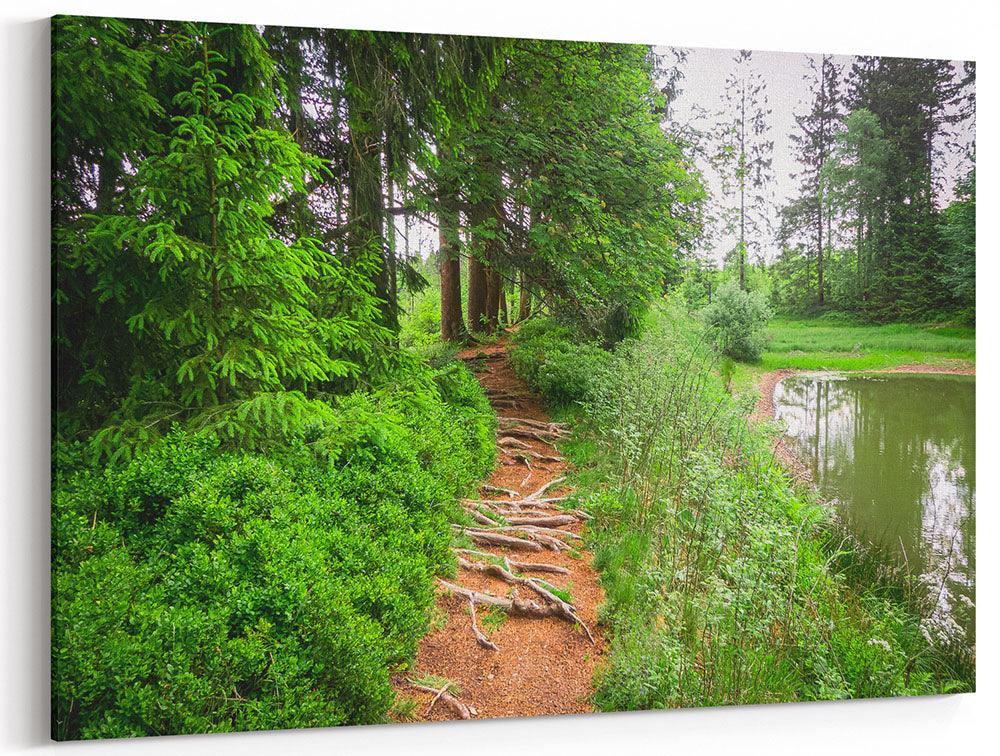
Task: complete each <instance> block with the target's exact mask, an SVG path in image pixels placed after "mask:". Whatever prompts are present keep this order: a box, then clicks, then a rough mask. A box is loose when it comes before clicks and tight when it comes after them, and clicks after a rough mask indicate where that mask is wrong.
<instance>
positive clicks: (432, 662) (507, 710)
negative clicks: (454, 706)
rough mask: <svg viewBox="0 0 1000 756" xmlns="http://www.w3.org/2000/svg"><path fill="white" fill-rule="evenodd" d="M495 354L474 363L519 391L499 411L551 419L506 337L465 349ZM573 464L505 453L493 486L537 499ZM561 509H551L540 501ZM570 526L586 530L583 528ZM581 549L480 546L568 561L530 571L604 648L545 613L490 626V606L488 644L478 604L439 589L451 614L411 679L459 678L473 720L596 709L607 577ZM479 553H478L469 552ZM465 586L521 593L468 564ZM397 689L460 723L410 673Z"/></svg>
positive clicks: (542, 447) (549, 449)
mask: <svg viewBox="0 0 1000 756" xmlns="http://www.w3.org/2000/svg"><path fill="white" fill-rule="evenodd" d="M480 354H485V355H489V356H490V357H491V359H485V360H475V361H474V362H472V363H470V364H472V365H473V366H474V369H475V370H477V377H478V378H479V381H480V382H481V383H482V384H483V386H484V387H485V388H486V389H487V390H492V391H498V390H500V391H505V392H508V393H510V394H516V395H517V396H518V404H517V406H515V407H513V408H507V407H503V408H498V409H497V413H498V414H499V415H501V416H507V417H522V418H528V419H532V420H541V421H546V422H547V421H548V419H549V418H548V417H547V415H546V414H545V412H544V411H543V410H542V408H541V406H540V405H539V403H538V399H537V397H535V396H533V395H532V394H531V393H530V392H529V391H528V388H527V385H526V384H525V383H524V381H522V380H521V379H519V378H518V377H517V376H516V375H515V374H514V371H513V370H512V369H511V367H510V364H509V363H508V359H507V352H506V345H505V343H504V342H503V341H501V342H500V343H497V344H492V345H489V346H483V347H475V348H472V349H470V350H466V351H465V352H462V353H460V355H459V356H460V357H462V358H465V359H469V358H474V357H476V356H477V355H480ZM529 443H530V444H531V448H532V449H533V450H534V451H536V452H539V453H541V454H547V455H552V456H561V455H560V454H559V452H558V451H557V450H556V449H555V447H553V446H552V445H551V444H548V443H544V442H541V441H529ZM565 468H566V464H565V463H564V462H551V463H545V464H542V463H538V462H535V461H532V463H531V469H530V470H529V469H528V468H527V467H526V466H525V464H524V463H523V462H517V461H515V460H513V459H512V458H511V457H510V456H509V455H507V454H505V453H503V452H502V451H501V452H500V454H499V456H498V460H497V468H496V470H495V472H494V473H493V474H492V475H491V476H490V478H489V481H488V483H489V484H490V485H493V486H498V487H502V488H508V489H511V490H513V491H517V492H519V493H520V494H522V495H523V496H527V495H529V494H531V493H532V492H534V491H537V490H538V489H539V488H541V487H542V486H543V485H544V484H545V483H547V482H549V481H551V480H553V479H555V478H557V477H561V476H562V475H563V474H564V471H565ZM569 490H570V489H568V488H565V487H556V488H552V489H549V490H548V491H546V492H545V495H546V496H558V495H562V494H565V493H568V492H569ZM482 498H484V499H505V498H508V497H505V496H504V495H503V494H498V493H495V492H492V491H490V492H485V493H484V494H483V496H482ZM536 509H543V510H546V511H549V512H552V513H554V514H555V513H558V510H556V509H550V508H549V506H539V507H536ZM564 529H567V530H572V531H573V532H576V533H580V532H581V531H582V526H581V525H579V524H574V525H567V526H564ZM575 543H576V545H577V547H578V550H575V551H574V552H569V551H567V552H559V553H556V552H552V551H548V550H546V551H543V552H537V553H536V552H525V551H514V550H508V549H502V548H489V547H485V546H481V545H477V546H476V547H475V548H476V549H477V550H479V551H484V552H490V553H493V554H496V555H498V556H503V555H506V556H507V557H509V558H510V559H515V560H520V561H528V562H547V563H549V564H555V565H559V566H562V567H565V568H567V569H569V570H570V574H569V575H555V574H545V575H542V574H540V573H526V574H530V575H535V576H539V577H542V578H544V579H545V580H546V581H547V582H549V583H551V584H552V585H555V586H558V587H559V588H564V589H565V588H568V589H569V591H570V594H571V599H572V603H573V605H574V606H575V608H576V610H577V612H578V614H579V616H580V618H581V619H582V620H583V621H584V622H586V623H587V626H588V627H589V628H590V630H591V632H592V633H593V634H594V639H595V641H596V643H595V644H591V642H590V641H589V640H588V639H587V636H586V634H585V633H584V632H583V631H582V630H581V629H580V628H579V626H576V625H574V624H571V623H570V622H568V621H566V620H565V619H561V618H556V617H549V618H545V619H536V618H526V617H513V616H508V617H507V618H506V619H505V620H504V622H503V624H502V625H500V626H499V628H497V629H495V630H493V629H491V628H489V627H485V626H484V623H483V610H482V608H481V607H477V615H478V619H479V625H480V627H481V628H482V629H483V631H484V632H485V633H486V634H487V635H488V636H489V637H490V640H491V641H492V642H493V643H495V644H496V645H497V646H498V648H499V651H491V650H489V649H486V648H482V647H480V646H479V645H478V644H477V643H476V639H475V637H474V635H473V633H472V629H471V626H470V617H469V609H468V604H467V603H466V602H465V601H464V600H463V599H460V598H458V597H455V596H452V595H450V594H448V593H446V592H444V591H443V590H439V593H438V598H437V606H438V608H439V609H440V610H441V611H442V612H443V613H444V615H445V616H446V617H447V621H446V622H445V623H444V626H443V627H441V628H440V629H437V630H434V631H432V632H431V633H430V634H428V635H427V636H426V637H425V638H424V639H423V641H422V642H421V643H420V647H419V650H418V652H417V658H416V662H415V664H414V667H413V669H412V670H411V671H410V672H408V673H406V676H407V677H410V678H412V677H415V676H421V675H436V676H438V677H444V678H447V679H448V680H451V681H452V682H454V683H456V684H457V685H458V687H459V688H460V690H461V694H460V695H459V696H458V699H459V700H460V701H461V702H462V703H464V704H465V705H466V706H468V707H469V708H470V710H471V712H472V718H473V719H482V718H485V717H531V716H540V715H551V714H577V713H584V712H589V711H592V710H593V709H592V708H591V705H590V703H589V697H590V694H591V692H592V690H593V688H592V685H591V680H592V678H593V674H594V668H595V667H596V665H597V663H598V660H599V659H600V658H601V656H602V655H603V654H604V651H605V641H604V638H603V637H602V634H601V630H600V628H599V627H597V608H598V606H600V604H601V603H602V602H603V600H604V595H603V593H602V591H601V587H600V584H599V582H598V576H597V573H596V572H595V571H594V569H593V567H592V566H591V561H592V556H591V554H590V553H589V552H587V551H586V550H585V549H584V548H583V547H582V545H580V543H579V542H575ZM469 558H470V559H475V557H469ZM453 582H455V583H458V584H459V585H462V586H464V587H466V588H471V589H473V590H477V591H482V592H488V593H492V594H495V595H498V596H505V597H506V596H510V595H512V590H513V589H512V586H509V585H507V584H506V583H504V582H502V581H500V580H498V579H495V578H492V577H488V576H484V575H482V574H480V573H472V572H468V571H465V570H461V569H460V570H459V571H458V575H457V576H456V577H455V578H454V581H453ZM516 590H517V595H519V596H520V597H521V598H526V599H531V598H535V596H534V594H532V592H531V591H525V589H524V588H520V587H519V588H517V589H516ZM397 689H398V690H399V692H400V693H401V694H403V695H408V696H412V697H414V698H417V699H418V705H417V707H416V710H415V711H414V712H413V717H414V718H415V719H417V720H418V721H429V720H434V721H437V720H447V719H456V718H457V716H456V714H455V712H453V711H452V710H451V709H450V708H449V707H448V706H446V705H444V704H443V703H442V702H441V701H438V702H437V703H436V704H434V707H433V709H432V710H431V711H430V712H429V713H428V708H429V707H430V704H431V702H432V701H433V699H434V695H433V694H430V693H424V692H422V691H418V690H414V689H413V688H412V687H410V686H408V685H406V683H405V679H404V678H403V677H402V676H401V677H400V678H399V679H398V680H397Z"/></svg>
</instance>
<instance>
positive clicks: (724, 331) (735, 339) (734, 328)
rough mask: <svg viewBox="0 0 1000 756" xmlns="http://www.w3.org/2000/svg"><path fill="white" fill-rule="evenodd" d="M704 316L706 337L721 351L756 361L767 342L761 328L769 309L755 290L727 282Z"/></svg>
mask: <svg viewBox="0 0 1000 756" xmlns="http://www.w3.org/2000/svg"><path fill="white" fill-rule="evenodd" d="M704 317H705V325H706V326H707V328H708V335H709V338H711V339H712V342H713V343H714V344H715V347H716V349H718V350H719V352H720V353H721V354H724V355H726V356H727V357H732V358H733V359H734V360H743V361H744V362H755V361H756V360H757V359H758V358H759V357H760V355H761V352H763V351H764V347H765V346H766V345H767V339H766V337H765V335H764V329H765V328H766V326H767V321H768V318H770V317H771V311H770V309H769V308H768V306H767V302H766V301H765V300H764V297H763V296H762V295H761V294H759V293H758V292H755V291H744V290H743V289H741V288H739V287H738V286H737V285H736V284H735V283H733V282H731V281H727V282H726V283H724V284H723V285H722V286H721V287H720V288H719V290H718V291H717V292H716V293H715V298H714V299H713V300H712V303H711V304H710V305H708V306H707V307H705V310H704Z"/></svg>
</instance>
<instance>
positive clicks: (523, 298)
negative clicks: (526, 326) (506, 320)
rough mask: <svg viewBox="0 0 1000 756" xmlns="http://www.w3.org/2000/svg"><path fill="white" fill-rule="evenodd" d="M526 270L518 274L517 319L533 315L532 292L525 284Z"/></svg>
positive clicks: (524, 318) (520, 319) (525, 318)
mask: <svg viewBox="0 0 1000 756" xmlns="http://www.w3.org/2000/svg"><path fill="white" fill-rule="evenodd" d="M525 284H526V282H525V279H524V271H523V270H522V271H521V272H520V273H519V274H518V297H517V320H518V322H520V321H522V320H527V319H528V318H529V317H531V292H530V291H528V287H527V286H526V285H525Z"/></svg>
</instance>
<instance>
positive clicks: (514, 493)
mask: <svg viewBox="0 0 1000 756" xmlns="http://www.w3.org/2000/svg"><path fill="white" fill-rule="evenodd" d="M480 488H481V489H482V490H484V491H491V492H492V493H499V494H505V495H506V496H509V497H511V498H512V499H517V498H518V497H520V495H521V494H519V493H518V492H517V491H513V490H511V489H509V488H501V487H500V486H491V485H490V484H489V483H483V485H481V486H480Z"/></svg>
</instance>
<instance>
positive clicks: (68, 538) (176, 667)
mask: <svg viewBox="0 0 1000 756" xmlns="http://www.w3.org/2000/svg"><path fill="white" fill-rule="evenodd" d="M313 419H314V422H313V423H311V424H310V425H308V426H306V427H304V428H302V429H301V431H300V432H297V433H294V434H293V435H292V437H291V438H290V439H289V440H288V442H287V443H286V444H285V445H284V446H283V447H282V449H281V451H280V453H275V452H272V453H271V454H269V455H266V456H265V455H262V454H260V453H253V452H245V451H225V450H223V449H222V448H220V442H219V438H218V437H217V436H216V435H213V434H210V433H207V432H202V433H199V434H191V433H186V432H184V431H181V430H174V431H173V432H171V433H170V434H168V435H167V436H165V437H164V438H162V439H160V440H159V441H157V442H156V443H155V444H153V445H152V446H151V447H150V448H148V449H147V450H144V451H141V452H140V453H138V454H137V455H136V456H135V458H134V459H132V460H131V462H130V463H128V464H127V465H107V466H92V465H88V464H87V463H86V462H85V461H84V460H83V459H82V457H81V451H82V450H81V449H80V448H79V447H68V446H61V447H59V448H57V450H56V453H57V455H58V457H59V462H60V464H59V473H60V477H59V479H58V480H57V486H56V495H55V498H54V525H53V531H54V532H53V539H54V546H55V550H54V564H53V566H54V575H53V594H54V618H53V627H54V636H53V664H54V671H55V682H54V689H53V701H54V711H53V726H54V729H55V734H56V736H57V737H59V738H75V737H123V736H134V735H153V734H173V733H197V732H219V731H230V730H246V729H272V728H279V727H317V726H328V725H333V724H358V723H370V722H380V721H384V719H385V713H386V710H387V709H388V707H389V705H390V704H391V702H392V699H393V694H392V689H391V687H390V685H389V671H390V669H392V668H393V667H395V666H398V665H401V664H403V663H405V662H406V661H408V659H410V658H411V657H412V655H413V653H414V651H415V649H416V643H417V641H418V640H419V639H420V637H422V635H423V633H424V632H425V631H426V628H427V621H428V612H429V609H430V607H431V603H432V600H433V590H432V585H433V583H432V577H433V575H434V573H435V572H438V571H441V570H443V569H448V568H450V565H451V556H450V551H449V545H450V540H451V532H450V527H449V523H450V521H451V519H450V518H451V517H452V516H453V515H454V508H455V504H454V501H455V497H456V496H458V495H460V494H462V493H464V492H465V491H466V490H467V489H468V487H469V486H470V485H471V484H472V483H473V482H474V481H476V480H477V479H478V478H479V477H480V476H482V475H484V474H485V473H486V472H487V471H488V470H489V469H490V468H491V467H492V463H493V455H494V446H493V432H494V425H493V421H492V413H491V412H490V410H489V406H488V404H487V403H486V400H485V397H484V396H483V394H482V392H481V390H480V389H479V386H478V383H476V381H475V379H474V378H473V377H472V375H471V374H470V373H469V372H468V371H467V370H465V368H463V367H460V366H459V365H457V364H455V363H451V364H450V365H449V366H448V367H445V368H443V369H441V370H440V371H437V372H436V373H434V374H433V375H424V376H421V375H417V374H414V375H411V376H410V377H409V380H408V381H407V385H406V386H403V385H393V386H391V387H387V388H385V389H383V390H381V391H378V392H376V393H373V394H360V393H357V394H353V395H350V396H347V397H345V398H343V399H342V400H340V401H338V402H336V403H335V404H334V405H333V406H332V407H330V408H329V412H328V413H326V414H325V415H324V417H323V419H322V422H320V421H319V417H318V413H317V416H315V417H314V418H313ZM387 555H391V558H386V556H387Z"/></svg>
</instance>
